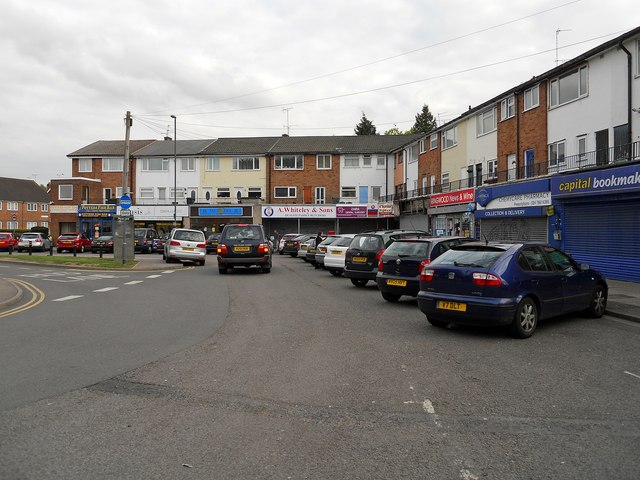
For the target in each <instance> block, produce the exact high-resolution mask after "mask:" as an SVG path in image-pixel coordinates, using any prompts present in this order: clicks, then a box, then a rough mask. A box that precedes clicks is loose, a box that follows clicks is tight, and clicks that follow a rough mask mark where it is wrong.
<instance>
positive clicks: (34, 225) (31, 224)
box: [27, 222, 38, 230]
mask: <svg viewBox="0 0 640 480" xmlns="http://www.w3.org/2000/svg"><path fill="white" fill-rule="evenodd" d="M37 226H38V222H27V230H31V229H32V228H33V227H37Z"/></svg>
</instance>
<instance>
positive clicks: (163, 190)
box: [158, 187, 167, 200]
mask: <svg viewBox="0 0 640 480" xmlns="http://www.w3.org/2000/svg"><path fill="white" fill-rule="evenodd" d="M166 199H167V187H158V200H166Z"/></svg>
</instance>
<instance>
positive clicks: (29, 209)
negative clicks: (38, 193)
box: [27, 202, 38, 212]
mask: <svg viewBox="0 0 640 480" xmlns="http://www.w3.org/2000/svg"><path fill="white" fill-rule="evenodd" d="M37 211H38V204H37V203H30V202H29V203H27V212H37Z"/></svg>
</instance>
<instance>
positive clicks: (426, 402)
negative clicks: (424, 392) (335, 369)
mask: <svg viewBox="0 0 640 480" xmlns="http://www.w3.org/2000/svg"><path fill="white" fill-rule="evenodd" d="M422 409H423V410H424V411H425V412H427V413H436V410H435V409H434V408H433V404H432V403H431V400H429V399H428V398H426V399H425V400H424V402H422Z"/></svg>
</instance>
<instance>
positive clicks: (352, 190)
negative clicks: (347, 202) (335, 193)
mask: <svg viewBox="0 0 640 480" xmlns="http://www.w3.org/2000/svg"><path fill="white" fill-rule="evenodd" d="M340 196H341V197H343V198H356V187H342V191H341V193H340Z"/></svg>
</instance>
